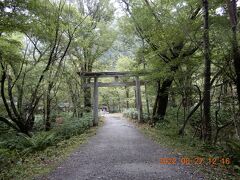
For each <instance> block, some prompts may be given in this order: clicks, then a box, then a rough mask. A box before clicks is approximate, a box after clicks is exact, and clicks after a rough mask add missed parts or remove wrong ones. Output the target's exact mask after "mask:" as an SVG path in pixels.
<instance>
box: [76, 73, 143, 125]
mask: <svg viewBox="0 0 240 180" xmlns="http://www.w3.org/2000/svg"><path fill="white" fill-rule="evenodd" d="M78 74H79V75H80V77H82V78H94V82H93V83H88V84H83V87H93V88H94V89H93V100H94V101H93V125H94V126H97V125H98V88H99V87H116V86H136V102H137V111H138V121H139V122H142V99H141V88H140V87H141V85H143V83H142V82H140V80H139V76H140V75H141V74H134V73H132V72H79V73H78ZM103 77H114V78H115V79H118V77H135V81H132V82H116V81H115V82H110V83H102V82H98V79H99V78H103Z"/></svg>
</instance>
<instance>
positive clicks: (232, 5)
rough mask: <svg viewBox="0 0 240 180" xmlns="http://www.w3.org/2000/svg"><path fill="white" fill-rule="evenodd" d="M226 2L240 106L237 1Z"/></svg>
mask: <svg viewBox="0 0 240 180" xmlns="http://www.w3.org/2000/svg"><path fill="white" fill-rule="evenodd" d="M227 2H228V12H229V17H230V21H231V26H232V53H233V61H234V68H235V72H236V80H235V84H236V86H237V97H238V104H239V106H240V52H239V48H238V39H237V24H238V17H237V16H238V15H237V1H236V0H232V1H230V0H228V1H227ZM239 109H240V107H239Z"/></svg>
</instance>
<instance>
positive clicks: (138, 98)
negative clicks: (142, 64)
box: [136, 76, 143, 122]
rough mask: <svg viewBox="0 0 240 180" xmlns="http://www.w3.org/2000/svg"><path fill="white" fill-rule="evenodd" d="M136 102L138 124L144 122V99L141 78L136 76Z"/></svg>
mask: <svg viewBox="0 0 240 180" xmlns="http://www.w3.org/2000/svg"><path fill="white" fill-rule="evenodd" d="M136 102H137V111H138V122H142V120H143V119H142V98H141V85H140V80H139V76H136Z"/></svg>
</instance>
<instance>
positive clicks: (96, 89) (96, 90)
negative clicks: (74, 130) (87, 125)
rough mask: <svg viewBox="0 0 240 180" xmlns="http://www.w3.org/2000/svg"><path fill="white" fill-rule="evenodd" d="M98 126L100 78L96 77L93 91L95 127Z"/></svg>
mask: <svg viewBox="0 0 240 180" xmlns="http://www.w3.org/2000/svg"><path fill="white" fill-rule="evenodd" d="M97 125H98V78H97V77H94V89H93V126H97Z"/></svg>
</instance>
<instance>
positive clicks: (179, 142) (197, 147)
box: [129, 119, 240, 180]
mask: <svg viewBox="0 0 240 180" xmlns="http://www.w3.org/2000/svg"><path fill="white" fill-rule="evenodd" d="M129 121H131V122H134V124H135V125H136V126H137V127H138V128H139V129H140V131H141V132H143V133H144V134H145V135H146V136H148V137H150V138H151V139H152V140H154V141H155V142H157V143H159V144H161V146H163V147H166V148H169V149H172V150H173V151H172V152H169V154H178V155H179V156H180V158H184V160H185V162H183V165H184V166H194V168H196V169H198V171H199V172H202V173H203V174H205V175H206V176H207V177H208V178H209V179H236V180H237V179H240V173H237V172H235V171H234V170H233V166H232V165H231V164H230V165H227V164H225V165H223V163H222V162H221V160H220V159H221V158H224V159H225V160H226V159H227V158H228V157H220V156H219V154H218V153H217V152H216V151H214V149H209V150H206V147H203V144H202V143H201V142H200V141H199V142H198V140H196V139H194V138H192V139H190V138H189V137H179V136H178V135H177V133H176V132H173V131H172V130H170V129H169V128H168V126H167V125H165V124H163V126H162V127H159V126H158V127H155V128H153V127H151V126H150V125H148V124H146V123H145V124H139V123H137V121H136V120H133V119H129ZM200 159H201V160H202V161H201V162H199V160H200ZM215 159H216V162H215V165H213V164H211V163H213V160H215ZM180 160H181V159H179V161H180ZM186 160H187V161H188V160H189V163H188V162H186ZM196 161H198V162H196ZM210 162H211V163H210ZM196 164H197V165H196Z"/></svg>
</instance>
